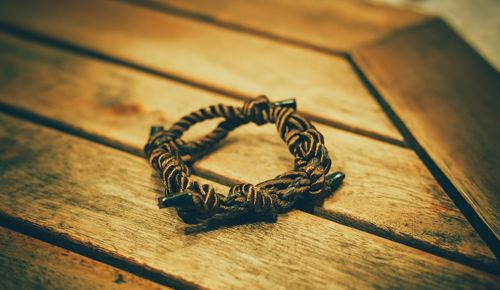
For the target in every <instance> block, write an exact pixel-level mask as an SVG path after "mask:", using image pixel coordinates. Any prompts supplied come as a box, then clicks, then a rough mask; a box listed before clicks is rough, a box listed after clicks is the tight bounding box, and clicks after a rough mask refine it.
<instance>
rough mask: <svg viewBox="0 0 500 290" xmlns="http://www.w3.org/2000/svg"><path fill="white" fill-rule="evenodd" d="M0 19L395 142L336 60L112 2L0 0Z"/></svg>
mask: <svg viewBox="0 0 500 290" xmlns="http://www.w3.org/2000/svg"><path fill="white" fill-rule="evenodd" d="M35 11H36V12H35ZM0 21H1V22H3V23H7V24H9V25H13V26H16V27H18V28H21V29H26V30H30V31H35V32H37V33H41V34H43V35H48V36H50V37H52V38H56V39H59V40H63V41H65V42H69V43H71V44H72V45H77V46H79V47H84V48H86V49H90V50H92V51H95V52H98V53H100V54H105V55H109V56H111V57H113V58H117V59H119V60H120V61H123V62H127V63H129V64H131V65H134V66H140V67H144V68H146V70H153V71H154V72H155V73H158V74H162V75H166V76H167V77H171V78H175V79H181V80H182V81H184V82H188V83H194V84H196V85H198V86H202V87H205V88H208V89H209V90H213V91H224V92H225V93H227V94H229V95H233V96H240V97H255V96H256V95H259V94H268V95H269V96H271V97H272V98H274V99H284V98H289V97H297V98H298V100H299V101H300V103H301V107H302V108H303V110H304V112H306V113H307V114H309V115H311V116H314V117H315V118H316V119H318V120H322V121H323V122H325V123H328V124H334V125H336V126H340V127H342V128H348V129H349V130H353V131H356V132H361V133H364V134H367V135H371V136H377V138H381V139H387V140H390V141H392V142H399V143H401V142H402V137H401V135H400V134H399V132H398V131H397V130H396V129H395V127H394V126H393V125H392V123H391V122H390V121H389V120H388V118H387V117H386V116H385V114H384V113H383V112H382V110H381V108H380V106H379V105H378V103H377V102H376V101H375V99H374V98H373V97H372V96H371V95H370V94H369V92H368V90H367V89H366V88H365V87H364V86H363V84H362V83H361V81H360V80H359V79H358V77H357V75H356V74H355V72H354V70H353V68H352V66H351V65H350V64H349V62H348V61H347V60H346V59H344V58H342V57H336V56H331V55H325V54H322V53H317V52H314V51H310V50H307V49H303V48H297V47H293V46H289V45H285V44H280V43H276V42H274V41H271V40H267V39H263V38H260V37H253V36H249V35H247V34H242V33H238V32H234V31H230V30H227V29H222V28H218V27H215V26H212V25H207V24H205V23H199V22H196V21H192V20H189V19H184V18H179V17H175V16H172V15H167V14H165V13H161V12H155V11H152V10H149V9H145V8H141V7H138V6H135V5H130V4H126V3H120V2H115V1H98V0H91V1H64V2H61V1H56V0H48V1H47V0H46V1H31V0H26V1H15V2H2V3H0Z"/></svg>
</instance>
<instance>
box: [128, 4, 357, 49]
mask: <svg viewBox="0 0 500 290" xmlns="http://www.w3.org/2000/svg"><path fill="white" fill-rule="evenodd" d="M118 1H121V2H124V3H127V4H131V5H134V6H137V7H142V8H146V9H150V10H153V11H156V12H161V13H165V14H169V15H173V16H177V17H180V18H184V19H190V20H195V21H198V22H203V23H207V24H209V25H213V26H216V27H220V28H224V29H227V30H231V31H237V32H241V33H246V34H250V35H253V36H257V37H261V38H264V39H269V40H273V41H276V42H279V43H284V44H288V45H291V46H298V47H302V48H306V49H310V50H314V51H317V52H322V53H326V54H330V55H335V56H340V57H346V56H347V53H348V52H346V51H343V50H336V49H331V48H327V47H323V46H320V45H315V44H312V43H309V42H306V41H302V40H297V39H294V38H290V37H286V36H283V35H279V34H275V33H271V32H267V31H264V30H259V29H255V28H252V27H249V26H245V25H241V24H238V23H236V22H232V21H225V20H221V19H218V18H216V17H213V16H210V15H209V14H205V13H200V12H194V11H190V10H187V9H183V8H178V7H175V6H172V5H168V4H165V3H157V2H151V1H144V0H118Z"/></svg>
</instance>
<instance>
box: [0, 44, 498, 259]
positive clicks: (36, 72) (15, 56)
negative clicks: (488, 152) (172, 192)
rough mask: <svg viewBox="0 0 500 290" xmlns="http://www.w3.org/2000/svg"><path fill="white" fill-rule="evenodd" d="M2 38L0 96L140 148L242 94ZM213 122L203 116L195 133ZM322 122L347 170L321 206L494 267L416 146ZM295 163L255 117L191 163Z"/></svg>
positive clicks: (324, 211)
mask: <svg viewBox="0 0 500 290" xmlns="http://www.w3.org/2000/svg"><path fill="white" fill-rule="evenodd" d="M0 43H1V45H0V68H1V69H0V71H1V72H3V75H2V76H1V77H0V86H1V87H2V90H1V91H0V102H1V103H2V104H3V105H8V106H9V107H12V108H18V109H22V110H24V111H25V112H31V113H34V114H37V115H39V116H45V117H46V118H49V119H51V120H55V121H56V126H59V125H57V124H60V126H63V124H66V125H65V126H66V127H67V126H69V127H70V128H71V130H73V131H74V132H76V133H77V134H79V133H78V132H86V134H87V135H90V136H96V137H95V138H96V139H99V140H104V141H103V142H105V143H107V144H113V145H115V144H119V146H117V147H120V148H122V149H125V150H127V151H130V152H136V154H141V153H140V152H141V148H142V146H143V145H144V143H145V142H146V139H147V135H148V132H149V127H150V126H151V125H152V124H158V123H160V124H165V125H168V124H171V123H173V122H174V121H176V120H177V119H178V118H180V117H181V116H182V115H184V114H187V113H188V112H191V111H193V110H196V109H198V108H200V107H202V106H208V105H210V104H216V103H220V102H223V103H228V104H235V105H239V103H240V102H236V101H234V100H231V99H225V98H223V97H222V96H220V95H215V94H214V95H207V94H206V92H203V91H201V90H199V89H195V88H192V87H188V86H183V85H179V84H177V83H174V82H169V81H165V80H163V79H161V78H155V77H151V76H149V75H147V74H143V73H139V72H136V71H133V70H130V69H126V68H122V67H119V66H114V65H110V64H105V63H102V62H98V61H94V60H91V59H88V58H84V57H79V56H75V55H72V54H68V53H63V52H61V51H57V50H54V49H51V48H47V47H44V46H40V45H36V44H31V43H29V42H26V41H22V40H19V39H16V38H13V37H9V36H5V35H3V36H0ZM26 84H30V85H29V86H27V85H26ZM299 108H300V103H299ZM213 125H214V123H208V124H207V123H203V124H200V125H197V126H195V127H194V128H193V131H194V132H189V133H190V136H191V137H194V136H197V135H198V136H199V135H201V134H204V133H206V132H207V131H208V130H209V129H211V128H210V127H211V126H213ZM317 127H318V129H319V130H320V131H321V132H322V133H323V134H324V136H325V139H326V144H327V147H328V149H329V150H330V152H331V154H332V156H333V161H334V165H335V168H336V169H341V170H343V171H344V172H346V174H347V180H346V181H345V184H344V186H343V187H342V188H341V189H340V190H339V191H337V192H336V193H335V195H334V196H333V197H331V198H330V199H328V200H327V201H326V203H325V204H324V207H323V208H317V209H315V213H316V214H319V215H322V216H325V217H327V218H329V219H333V220H336V221H340V222H342V223H344V224H349V225H352V226H354V227H357V228H361V229H363V230H367V231H370V232H374V233H376V234H378V235H382V236H384V237H388V238H390V239H394V240H397V241H400V242H403V243H406V244H410V245H412V246H416V247H419V248H423V249H426V250H429V251H432V252H436V253H438V254H440V255H444V256H447V257H450V258H454V259H458V260H460V261H463V260H467V261H473V262H478V263H481V264H483V263H484V264H486V265H488V267H497V264H496V261H495V258H494V256H493V254H492V253H491V252H490V250H489V249H488V248H487V247H486V245H485V244H484V243H483V242H482V241H481V239H480V238H479V236H478V235H477V234H476V233H475V231H474V230H473V228H472V227H471V226H470V225H469V224H468V223H467V221H466V219H465V218H464V217H463V215H462V214H461V213H460V211H458V209H457V208H456V207H455V205H454V204H453V203H452V202H451V200H450V199H449V198H448V197H447V195H446V194H445V193H444V192H443V190H442V189H441V188H440V187H439V185H438V184H437V182H436V181H435V180H434V179H433V178H432V176H431V175H430V174H429V172H428V171H427V169H426V168H425V166H424V165H423V164H422V163H421V162H420V161H419V160H418V158H417V156H416V155H415V154H414V153H413V152H412V151H410V150H408V149H404V148H401V147H398V146H393V145H389V144H386V143H383V142H378V141H374V140H372V139H369V138H365V137H361V136H357V135H355V134H352V133H348V132H345V131H342V130H337V129H333V128H330V127H327V126H317ZM291 167H292V157H291V155H290V154H289V153H288V151H287V149H286V146H285V145H284V144H283V143H282V142H281V141H280V139H279V137H278V135H277V133H276V132H275V129H274V128H273V127H272V126H265V127H261V128H259V127H256V126H251V125H248V126H245V127H244V128H241V129H239V130H237V131H236V132H234V134H231V135H230V137H229V138H228V139H227V141H226V142H225V143H224V144H223V146H222V147H221V148H219V150H217V151H216V152H214V153H212V154H211V155H210V156H207V157H206V158H204V159H202V160H200V161H199V162H198V163H196V164H195V170H196V172H197V173H198V174H202V175H203V176H205V177H209V178H210V179H212V180H218V181H219V182H222V183H225V184H232V183H236V182H242V181H246V182H253V183H256V182H258V181H263V180H265V179H269V178H272V177H274V176H275V175H277V174H279V173H282V172H284V171H286V170H289V169H290V168H291Z"/></svg>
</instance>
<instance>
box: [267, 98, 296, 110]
mask: <svg viewBox="0 0 500 290" xmlns="http://www.w3.org/2000/svg"><path fill="white" fill-rule="evenodd" d="M273 105H275V106H278V107H286V108H292V109H294V110H297V101H296V100H295V99H286V100H282V101H277V102H274V103H273Z"/></svg>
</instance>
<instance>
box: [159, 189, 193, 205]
mask: <svg viewBox="0 0 500 290" xmlns="http://www.w3.org/2000/svg"><path fill="white" fill-rule="evenodd" d="M191 196H192V193H191V192H189V191H188V192H179V193H175V194H172V195H170V196H164V197H161V198H159V199H158V206H159V207H160V208H165V207H173V206H175V207H183V206H188V205H193V199H192V197H191Z"/></svg>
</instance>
